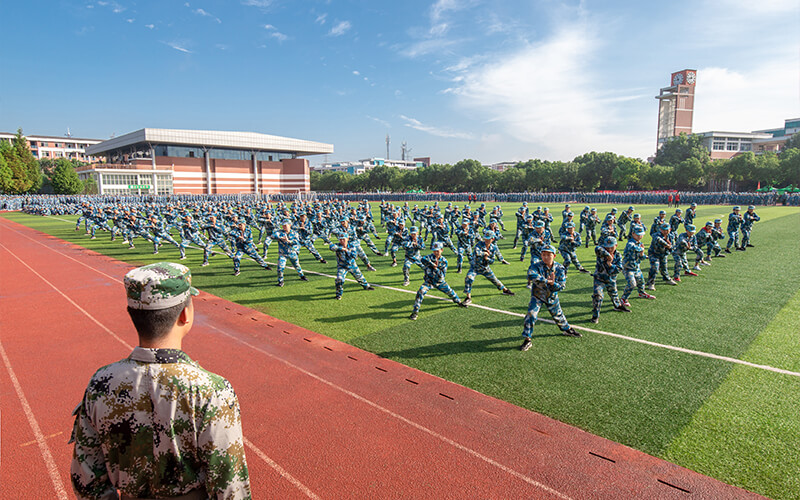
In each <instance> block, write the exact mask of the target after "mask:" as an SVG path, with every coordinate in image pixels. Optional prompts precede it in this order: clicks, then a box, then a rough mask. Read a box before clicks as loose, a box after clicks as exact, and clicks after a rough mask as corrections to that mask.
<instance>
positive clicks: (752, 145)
mask: <svg viewBox="0 0 800 500" xmlns="http://www.w3.org/2000/svg"><path fill="white" fill-rule="evenodd" d="M798 132H800V118H789V119H787V120H785V121H784V125H783V127H782V128H774V129H766V130H754V131H753V132H720V131H711V132H700V133H698V134H697V135H699V136H700V137H702V138H703V145H704V146H705V147H706V148H707V149H708V150H709V152H710V153H711V159H712V160H727V159H730V158H733V157H734V156H736V155H738V154H740V153H744V152H747V151H752V152H754V153H756V154H759V153H766V152H774V153H779V152H780V151H781V150H783V146H784V144H786V141H787V139H789V137H791V136H793V135H794V134H796V133H798Z"/></svg>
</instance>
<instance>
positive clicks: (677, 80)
mask: <svg viewBox="0 0 800 500" xmlns="http://www.w3.org/2000/svg"><path fill="white" fill-rule="evenodd" d="M681 83H683V73H675V75H674V76H673V77H672V84H673V85H680V84H681Z"/></svg>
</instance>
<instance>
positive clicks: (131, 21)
mask: <svg viewBox="0 0 800 500" xmlns="http://www.w3.org/2000/svg"><path fill="white" fill-rule="evenodd" d="M125 21H127V22H128V24H133V22H134V21H136V19H133V18H129V19H126V20H125Z"/></svg>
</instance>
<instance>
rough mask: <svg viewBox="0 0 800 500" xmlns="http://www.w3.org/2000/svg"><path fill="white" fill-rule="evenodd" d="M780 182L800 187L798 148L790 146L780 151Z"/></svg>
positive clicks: (799, 155) (799, 156)
mask: <svg viewBox="0 0 800 500" xmlns="http://www.w3.org/2000/svg"><path fill="white" fill-rule="evenodd" d="M780 171H781V174H782V176H781V184H782V186H787V185H789V184H791V185H793V186H795V187H800V149H798V148H791V149H787V150H785V151H783V152H782V153H781V159H780Z"/></svg>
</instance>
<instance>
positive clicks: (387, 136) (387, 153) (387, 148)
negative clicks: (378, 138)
mask: <svg viewBox="0 0 800 500" xmlns="http://www.w3.org/2000/svg"><path fill="white" fill-rule="evenodd" d="M386 159H387V160H388V159H389V134H386Z"/></svg>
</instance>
